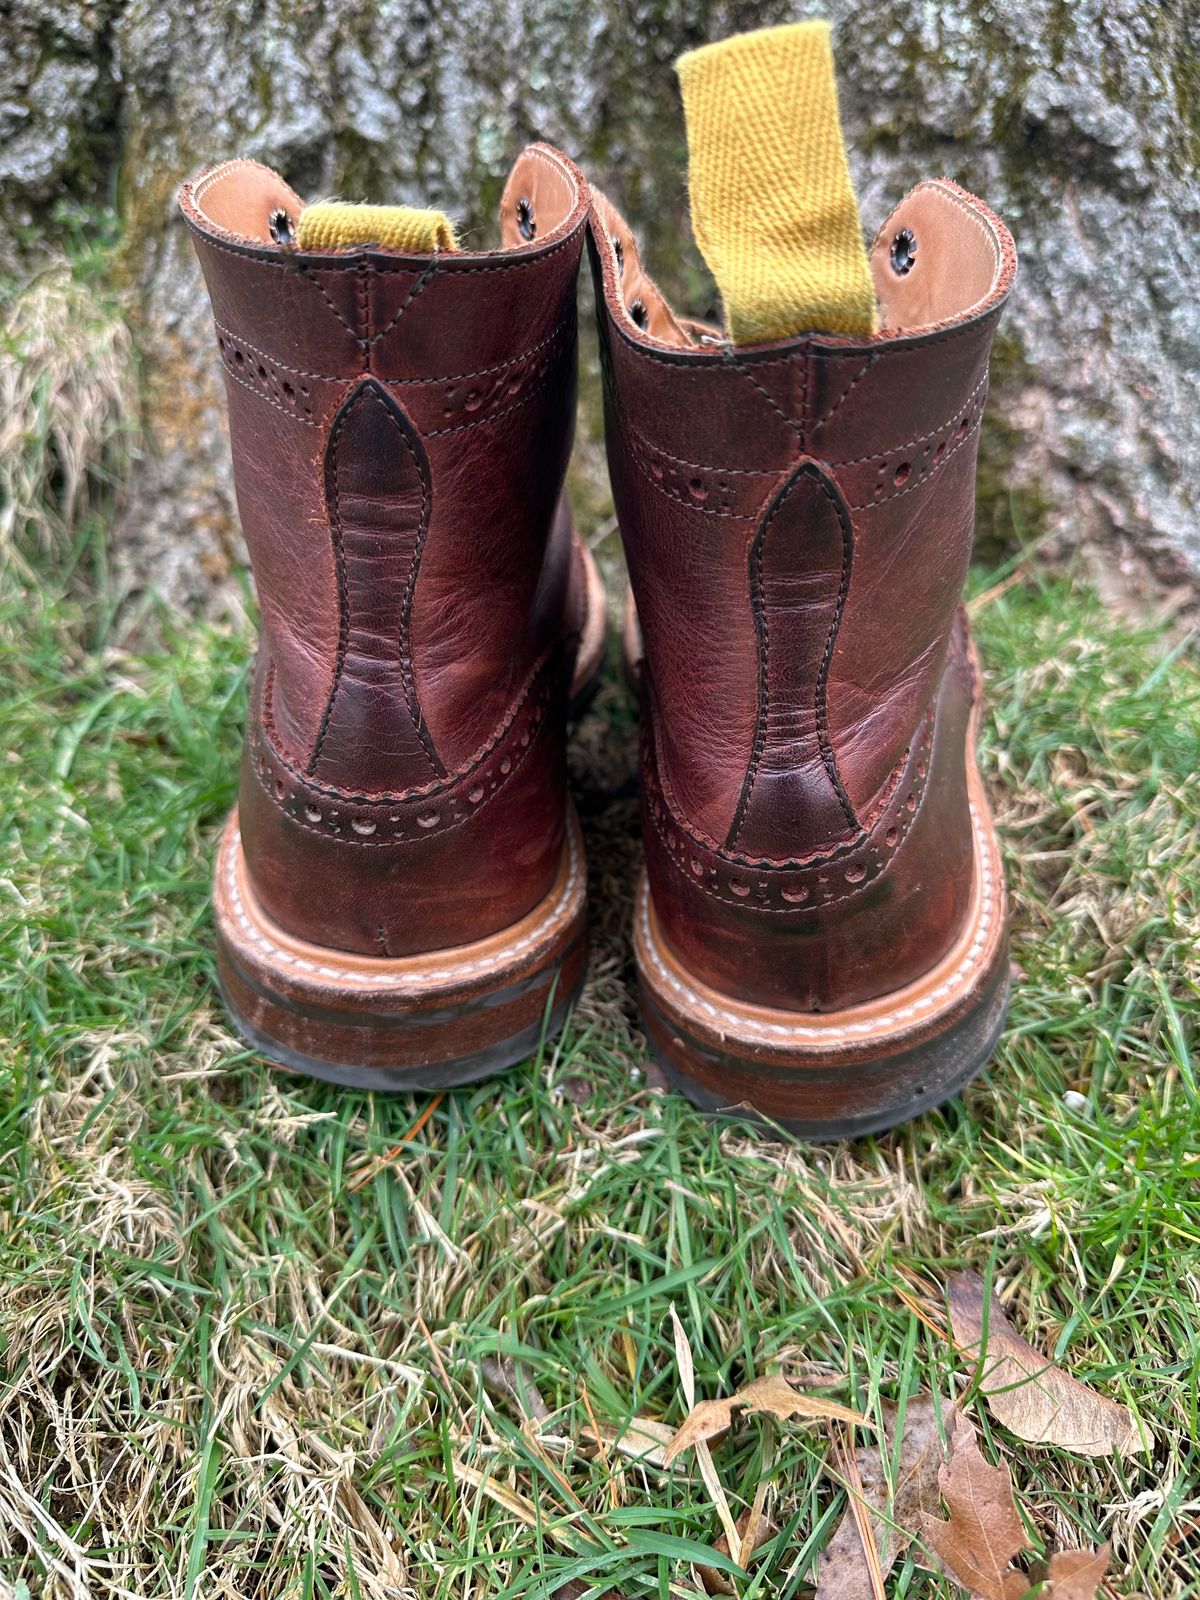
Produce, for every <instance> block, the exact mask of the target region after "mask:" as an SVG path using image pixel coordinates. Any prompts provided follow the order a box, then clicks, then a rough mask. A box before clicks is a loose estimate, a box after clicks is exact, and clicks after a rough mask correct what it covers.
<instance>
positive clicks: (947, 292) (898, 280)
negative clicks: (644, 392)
mask: <svg viewBox="0 0 1200 1600" xmlns="http://www.w3.org/2000/svg"><path fill="white" fill-rule="evenodd" d="M592 206H593V210H594V211H595V214H596V217H597V219H598V221H599V223H600V226H601V227H602V228H603V230H604V244H603V245H602V248H604V247H606V248H607V251H608V255H609V258H610V263H611V266H612V270H613V274H614V276H615V279H616V282H617V285H618V288H619V290H620V294H619V296H618V297H617V298H618V305H617V306H614V311H616V310H619V311H620V314H621V319H622V321H623V322H624V323H625V325H626V327H627V328H630V329H632V331H633V332H634V333H636V334H638V335H639V336H640V337H642V338H645V339H649V340H652V341H653V342H655V343H659V344H665V345H670V346H674V347H676V348H679V347H682V348H684V349H694V348H696V347H697V346H701V347H702V346H704V345H706V344H724V343H725V342H726V335H725V333H724V332H723V330H722V329H720V328H717V327H713V326H711V325H709V324H707V323H703V322H697V321H695V320H694V319H692V318H688V317H679V316H676V314H675V313H674V312H673V311H672V309H671V307H670V305H669V304H668V303H667V300H666V299H665V297H664V296H663V294H662V291H661V290H660V289H659V288H658V287H657V285H656V284H655V283H654V282H653V280H652V279H651V278H650V277H649V276H648V275H647V274H646V271H645V269H644V268H643V266H642V264H641V259H640V256H639V254H638V249H637V244H636V242H635V240H634V237H633V234H632V233H631V231H630V229H629V227H628V225H627V224H626V222H625V220H624V218H623V217H622V216H621V214H620V212H619V211H617V209H616V207H615V206H614V205H613V204H612V202H611V201H610V200H608V199H607V198H606V196H604V195H603V194H601V193H600V191H599V190H597V189H593V190H592ZM905 228H907V229H908V230H909V231H910V232H911V233H912V235H913V238H914V240H915V242H916V248H915V250H914V251H913V254H912V264H911V267H910V269H909V271H908V272H907V273H905V274H903V275H901V274H898V273H897V272H896V270H895V269H894V267H893V266H892V243H893V240H894V239H895V238H896V235H897V234H898V233H899V232H901V230H902V229H905ZM870 265H871V273H872V276H873V279H874V282H875V292H876V294H877V296H878V298H879V326H880V333H879V334H876V335H874V336H873V337H874V338H879V337H881V336H888V337H893V336H895V335H896V334H900V333H915V332H919V331H922V330H925V329H929V328H934V327H939V326H941V325H943V324H945V323H949V322H958V321H961V320H962V319H963V318H965V317H967V316H969V315H970V314H971V313H972V312H974V311H976V310H978V309H979V308H980V307H982V306H983V305H984V303H985V302H986V301H987V300H989V299H990V298H991V297H992V296H993V295H994V294H996V293H997V291H998V290H999V289H1000V287H1001V284H1002V281H1003V280H1004V278H1005V276H1006V266H1007V267H1009V268H1010V269H1015V252H1014V247H1013V244H1012V239H1011V237H1010V235H1009V233H1008V230H1007V229H1006V228H1005V227H1004V224H1003V223H1002V222H1000V220H999V219H998V218H997V217H995V216H994V215H993V214H992V212H990V211H989V210H988V208H987V207H986V206H985V205H983V204H982V202H980V201H979V200H977V199H975V197H974V196H973V195H970V194H968V193H967V192H966V191H965V190H964V189H960V188H959V187H958V185H957V184H954V183H951V182H950V181H949V180H948V179H945V178H936V179H931V180H929V181H928V182H925V183H921V184H918V185H917V187H916V188H915V189H913V190H912V191H911V193H909V194H908V195H906V196H905V198H904V199H903V200H902V201H901V202H900V204H899V205H898V206H897V207H896V208H895V210H894V211H893V212H892V213H891V215H890V216H889V217H888V218H887V220H886V222H884V224H883V226H882V227H881V228H880V230H879V232H878V233H877V234H876V236H875V241H874V243H873V245H872V247H871V252H870ZM1008 276H1009V278H1010V279H1011V270H1010V271H1009V272H1008ZM639 301H640V302H641V304H642V305H644V306H645V308H646V316H645V318H644V319H643V320H641V321H638V320H637V319H636V318H635V317H634V316H633V315H632V314H631V311H632V308H633V307H634V306H635V305H636V304H637V303H638V302H639Z"/></svg>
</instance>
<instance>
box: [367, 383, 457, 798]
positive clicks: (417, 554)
mask: <svg viewBox="0 0 1200 1600" xmlns="http://www.w3.org/2000/svg"><path fill="white" fill-rule="evenodd" d="M375 399H376V404H380V405H381V404H383V402H382V401H380V400H379V399H378V397H377V396H376V397H375ZM394 403H395V402H393V404H394ZM384 412H385V414H386V416H387V420H388V421H389V422H390V423H391V425H392V427H393V428H395V429H396V431H397V433H399V435H400V437H401V438H402V439H403V440H404V444H405V447H406V449H407V450H408V453H409V456H410V457H411V458H412V464H413V466H414V468H415V469H416V473H417V476H418V477H419V478H420V480H421V522H420V526H419V527H418V529H417V538H416V542H415V544H414V545H413V553H412V561H411V563H410V565H409V569H408V587H407V589H406V591H405V595H404V605H403V608H402V610H401V614H400V637H399V639H398V640H397V644H398V645H399V648H400V672H401V675H402V677H403V679H404V694H405V698H406V699H407V701H408V714H409V716H410V717H411V718H412V720H413V726H414V727H415V728H416V730H417V737H418V738H419V739H420V741H421V747H422V749H423V750H424V751H425V754H426V756H427V758H428V760H429V765H430V766H431V767H432V768H433V771H434V775H435V776H436V777H439V778H444V777H445V776H446V768H445V767H444V766H443V765H442V762H441V760H440V759H439V757H438V754H437V751H436V750H435V749H434V747H433V740H432V738H431V737H430V734H429V729H428V728H427V727H426V726H425V718H424V717H423V716H422V714H421V703H420V701H419V700H418V699H417V681H416V677H415V675H414V673H413V664H412V655H411V648H410V642H409V624H410V622H411V620H412V607H413V595H414V593H415V591H416V587H417V571H418V568H419V567H420V565H421V553H422V551H423V550H424V548H425V536H426V534H427V533H428V532H429V472H428V469H426V470H425V471H422V470H421V463H420V461H419V460H418V459H417V452H416V450H415V449H414V447H413V442H412V440H411V439H410V438H409V437H408V433H407V431H406V430H405V429H404V428H402V427H400V425H399V424H398V423H397V421H396V419H395V417H394V416H393V415H392V413H391V411H390V410H389V409H388V408H387V407H386V406H384Z"/></svg>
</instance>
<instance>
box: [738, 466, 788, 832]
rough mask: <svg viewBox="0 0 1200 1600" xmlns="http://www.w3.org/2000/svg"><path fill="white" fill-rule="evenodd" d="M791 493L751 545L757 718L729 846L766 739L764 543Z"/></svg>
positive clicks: (747, 800)
mask: <svg viewBox="0 0 1200 1600" xmlns="http://www.w3.org/2000/svg"><path fill="white" fill-rule="evenodd" d="M793 481H794V480H793ZM788 493H790V489H789V490H786V491H785V492H784V494H783V496H782V499H781V500H780V501H779V502H778V503H777V504H776V505H775V506H774V507H773V508H772V510H771V511H770V512H769V513H768V516H767V521H766V523H765V524H764V525H763V526H762V527H760V528H759V530H758V533H757V534H756V535H755V539H754V544H753V547H752V557H753V560H752V565H751V577H750V614H751V616H752V617H753V618H754V632H755V634H756V635H757V637H758V718H757V721H756V724H755V728H754V743H753V745H752V746H751V749H750V765H749V766H748V767H747V768H746V777H745V779H744V781H743V783H742V792H741V795H740V797H739V799H738V803H737V810H736V811H735V812H734V814H733V821H732V822H731V823H730V825H729V833H728V836H727V838H726V844H727V845H729V846H733V845H735V844H736V843H737V838H738V834H739V833H740V832H741V830H742V823H743V822H744V821H745V820H746V808H747V807H748V806H749V804H750V795H751V793H752V792H753V789H754V785H755V783H756V782H757V781H758V764H759V762H760V761H761V760H762V753H763V749H764V747H765V745H766V742H767V695H768V688H767V651H768V649H769V647H770V640H769V638H768V634H767V608H766V605H765V604H764V602H763V581H762V547H763V545H764V544H765V543H766V530H767V527H768V526H769V525H770V521H771V518H772V517H773V516H774V514H775V512H776V511H777V510H778V509H779V505H780V504H782V503H783V501H784V500H786V499H787V495H788Z"/></svg>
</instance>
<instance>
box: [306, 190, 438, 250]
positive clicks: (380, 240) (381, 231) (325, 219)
mask: <svg viewBox="0 0 1200 1600" xmlns="http://www.w3.org/2000/svg"><path fill="white" fill-rule="evenodd" d="M296 244H297V246H298V247H299V248H300V249H301V250H347V249H350V248H351V247H352V246H355V245H364V244H377V245H381V246H382V247H383V249H385V250H413V251H421V252H424V251H426V250H454V249H457V244H456V242H455V238H454V227H453V225H452V223H451V221H450V218H449V217H447V216H445V215H444V214H443V213H442V212H440V211H418V210H415V209H414V208H413V207H411V206H358V205H350V204H349V203H347V202H345V201H341V200H318V201H316V202H315V204H313V205H311V206H305V208H304V210H303V211H302V212H301V213H300V223H299V226H298V227H297V229H296Z"/></svg>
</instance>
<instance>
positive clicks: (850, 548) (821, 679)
mask: <svg viewBox="0 0 1200 1600" xmlns="http://www.w3.org/2000/svg"><path fill="white" fill-rule="evenodd" d="M817 482H818V483H819V484H820V486H821V492H822V493H823V494H824V495H825V497H826V499H828V501H829V502H830V504H831V505H832V506H833V510H834V515H835V516H836V517H837V519H838V526H839V527H840V528H841V530H842V582H841V586H840V588H839V589H838V597H837V606H836V607H835V609H834V613H833V622H832V623H831V625H830V628H829V638H828V639H827V640H826V641H825V659H824V661H822V663H821V670H820V672H819V673H818V674H817V694H816V709H817V742H818V744H819V745H820V747H821V759H822V760H823V761H824V763H825V770H826V771H827V772H828V774H829V781H830V782H831V783H832V784H833V787H834V788H835V789H836V790H837V795H838V799H839V800H840V801H841V802H842V810H843V811H844V812H845V813H846V821H847V822H848V823H849V824H850V826H851V827H852V828H858V827H859V821H858V818H857V817H856V816H855V814H854V807H853V806H852V805H851V804H850V796H849V795H848V794H847V793H846V790H845V786H844V785H843V783H842V775H841V773H840V772H839V771H838V764H837V757H836V756H835V755H834V753H833V742H832V740H831V739H830V737H829V707H828V695H829V669H830V667H831V666H832V664H833V647H834V645H835V643H836V642H837V636H838V633H839V632H840V630H841V626H842V612H843V611H844V610H845V606H846V596H847V595H848V594H849V592H850V569H851V565H852V563H853V559H854V522H853V520H852V518H851V516H850V513H849V510H848V509H847V508H846V504H845V501H844V499H843V497H842V496H841V495H840V494H838V493H837V492H836V491H835V490H834V489H833V488H832V487H831V486H830V485H829V484H827V483H826V481H825V479H824V477H821V478H818V479H817ZM839 502H840V503H839Z"/></svg>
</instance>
